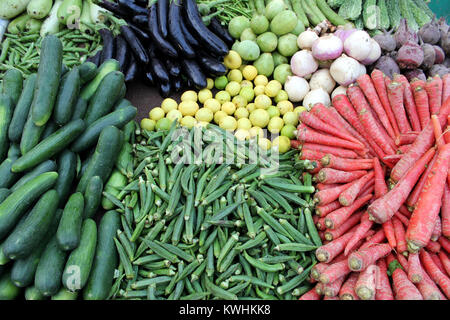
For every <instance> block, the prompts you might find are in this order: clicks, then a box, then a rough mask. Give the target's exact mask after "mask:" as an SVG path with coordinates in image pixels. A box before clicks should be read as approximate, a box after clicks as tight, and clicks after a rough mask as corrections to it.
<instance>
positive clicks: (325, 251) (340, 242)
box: [316, 232, 353, 263]
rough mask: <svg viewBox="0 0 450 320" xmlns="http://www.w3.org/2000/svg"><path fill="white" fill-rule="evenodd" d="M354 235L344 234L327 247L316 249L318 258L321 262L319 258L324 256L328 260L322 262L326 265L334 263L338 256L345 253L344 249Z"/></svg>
mask: <svg viewBox="0 0 450 320" xmlns="http://www.w3.org/2000/svg"><path fill="white" fill-rule="evenodd" d="M352 235H353V233H351V232H348V233H346V234H344V235H343V236H340V237H339V238H337V239H334V240H333V241H331V242H329V243H328V244H326V245H323V246H321V247H319V248H317V249H316V257H317V259H318V260H319V261H320V259H319V256H321V255H323V257H325V258H326V259H325V260H323V261H321V262H325V263H329V262H330V261H332V260H333V259H334V258H335V257H336V256H337V255H339V254H340V253H341V252H343V251H344V248H345V246H346V244H347V242H348V241H349V240H350V238H351V237H352Z"/></svg>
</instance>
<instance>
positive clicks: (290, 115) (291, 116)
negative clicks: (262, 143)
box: [283, 111, 298, 126]
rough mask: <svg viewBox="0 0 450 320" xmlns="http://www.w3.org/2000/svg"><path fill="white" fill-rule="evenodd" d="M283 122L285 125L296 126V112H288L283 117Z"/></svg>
mask: <svg viewBox="0 0 450 320" xmlns="http://www.w3.org/2000/svg"><path fill="white" fill-rule="evenodd" d="M283 121H284V123H285V124H291V125H293V126H296V125H297V124H298V114H297V112H294V111H288V112H286V113H285V114H284V115H283Z"/></svg>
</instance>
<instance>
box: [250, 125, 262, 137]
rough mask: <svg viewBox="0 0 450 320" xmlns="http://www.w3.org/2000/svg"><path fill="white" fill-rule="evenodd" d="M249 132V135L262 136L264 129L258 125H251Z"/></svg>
mask: <svg viewBox="0 0 450 320" xmlns="http://www.w3.org/2000/svg"><path fill="white" fill-rule="evenodd" d="M249 132H250V136H251V137H264V130H263V129H261V128H260V127H251V128H250V130H249Z"/></svg>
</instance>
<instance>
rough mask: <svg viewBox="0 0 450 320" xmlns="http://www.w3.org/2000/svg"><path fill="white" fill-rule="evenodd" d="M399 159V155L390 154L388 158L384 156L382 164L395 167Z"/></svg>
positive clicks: (400, 156)
mask: <svg viewBox="0 0 450 320" xmlns="http://www.w3.org/2000/svg"><path fill="white" fill-rule="evenodd" d="M401 158H402V155H401V154H391V155H389V156H384V157H383V159H382V160H383V162H384V163H386V162H390V163H392V164H394V165H395V164H396V163H397V162H398V161H399V160H400V159H401Z"/></svg>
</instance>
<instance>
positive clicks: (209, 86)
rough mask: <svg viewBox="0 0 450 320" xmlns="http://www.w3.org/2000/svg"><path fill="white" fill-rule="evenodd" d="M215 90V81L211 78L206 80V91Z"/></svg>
mask: <svg viewBox="0 0 450 320" xmlns="http://www.w3.org/2000/svg"><path fill="white" fill-rule="evenodd" d="M212 88H214V80H213V79H211V78H206V89H209V90H211V89H212Z"/></svg>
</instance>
